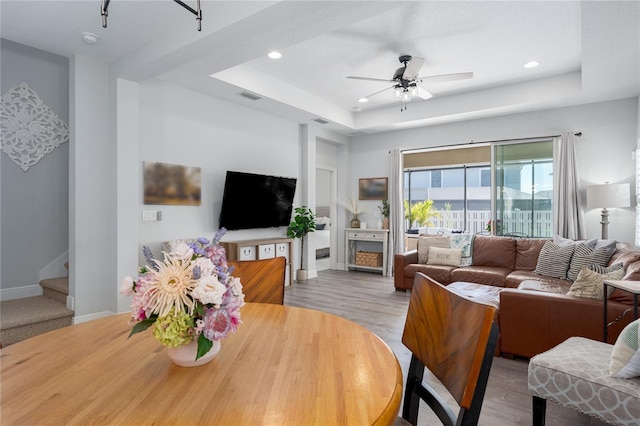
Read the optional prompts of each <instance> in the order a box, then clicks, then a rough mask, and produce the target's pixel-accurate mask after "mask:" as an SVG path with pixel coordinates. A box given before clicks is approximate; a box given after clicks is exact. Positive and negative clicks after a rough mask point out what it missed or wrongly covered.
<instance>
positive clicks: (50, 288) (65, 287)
mask: <svg viewBox="0 0 640 426" xmlns="http://www.w3.org/2000/svg"><path fill="white" fill-rule="evenodd" d="M40 286H41V287H42V294H43V296H46V297H48V298H50V299H53V300H55V301H57V302H60V303H62V304H65V305H66V303H67V296H68V295H69V277H60V278H47V279H44V280H41V281H40Z"/></svg>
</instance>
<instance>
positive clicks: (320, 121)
mask: <svg viewBox="0 0 640 426" xmlns="http://www.w3.org/2000/svg"><path fill="white" fill-rule="evenodd" d="M313 121H315V122H316V123H319V124H329V122H328V121H327V120H323V119H322V118H314V119H313Z"/></svg>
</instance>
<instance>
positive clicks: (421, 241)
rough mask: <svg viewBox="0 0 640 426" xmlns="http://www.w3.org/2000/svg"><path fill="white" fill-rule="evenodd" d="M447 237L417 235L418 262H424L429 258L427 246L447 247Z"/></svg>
mask: <svg viewBox="0 0 640 426" xmlns="http://www.w3.org/2000/svg"><path fill="white" fill-rule="evenodd" d="M449 244H450V242H449V237H448V236H446V237H444V236H440V235H438V236H433V235H420V236H419V237H418V262H419V263H423V264H426V263H427V261H428V260H429V247H441V248H449Z"/></svg>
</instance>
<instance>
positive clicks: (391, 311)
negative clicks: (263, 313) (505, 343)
mask: <svg viewBox="0 0 640 426" xmlns="http://www.w3.org/2000/svg"><path fill="white" fill-rule="evenodd" d="M284 300H285V305H289V306H300V307H305V308H311V309H317V310H320V311H324V312H329V313H332V314H334V315H338V316H341V317H344V318H347V319H349V320H352V321H354V322H356V323H358V324H360V325H362V326H364V327H366V328H368V329H369V330H371V331H372V332H374V333H376V334H377V335H378V336H380V338H382V339H383V340H384V341H385V342H386V343H387V345H389V347H390V348H391V350H393V352H394V353H395V354H396V356H397V358H398V360H399V362H400V365H401V367H402V372H403V377H405V378H406V372H407V369H408V367H409V361H410V359H411V353H410V352H409V350H408V349H407V348H406V347H404V345H403V344H402V343H401V341H400V340H401V338H402V330H403V328H404V321H405V316H406V313H407V307H408V305H409V293H408V292H407V293H402V292H396V291H395V290H394V287H393V279H392V278H390V277H389V278H387V277H382V276H381V275H378V274H373V273H368V272H356V271H350V272H345V271H335V270H326V271H321V272H319V273H318V277H317V278H313V279H310V280H308V281H307V282H306V283H294V284H293V286H289V287H286V289H285V297H284ZM527 365H528V362H527V360H523V359H515V360H509V359H505V358H501V357H497V358H494V359H493V365H492V368H491V375H490V377H489V383H488V385H487V391H486V394H485V398H484V403H483V406H482V412H481V414H480V422H479V425H481V426H503V425H504V426H510V425H530V424H531V423H532V420H531V396H530V395H529V393H528V391H527ZM425 376H426V375H425ZM427 380H428V381H429V382H430V383H432V380H433V379H432V378H429V379H427ZM432 384H433V383H432ZM450 401H451V403H452V404H455V402H454V400H453V399H451V398H450ZM455 411H456V412H457V408H456V409H455ZM418 424H419V425H436V424H439V421H438V418H437V417H436V416H435V415H434V414H433V413H432V412H431V411H430V409H429V408H428V407H427V406H426V405H425V404H424V403H423V406H421V408H420V414H419V415H418ZM547 425H548V426H580V425H598V426H604V425H606V423H604V422H601V421H599V420H597V419H594V418H591V417H589V416H585V415H583V414H581V413H578V412H576V411H574V410H572V409H569V408H566V407H562V406H560V405H557V404H555V403H553V402H548V403H547Z"/></svg>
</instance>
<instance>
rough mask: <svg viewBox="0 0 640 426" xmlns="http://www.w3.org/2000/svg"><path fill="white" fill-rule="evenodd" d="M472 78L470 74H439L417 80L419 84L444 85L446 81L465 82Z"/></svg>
mask: <svg viewBox="0 0 640 426" xmlns="http://www.w3.org/2000/svg"><path fill="white" fill-rule="evenodd" d="M468 78H473V73H472V72H458V73H454V74H440V75H432V76H429V77H421V78H419V79H418V81H420V82H421V83H445V82H447V81H456V80H466V79H468Z"/></svg>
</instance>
